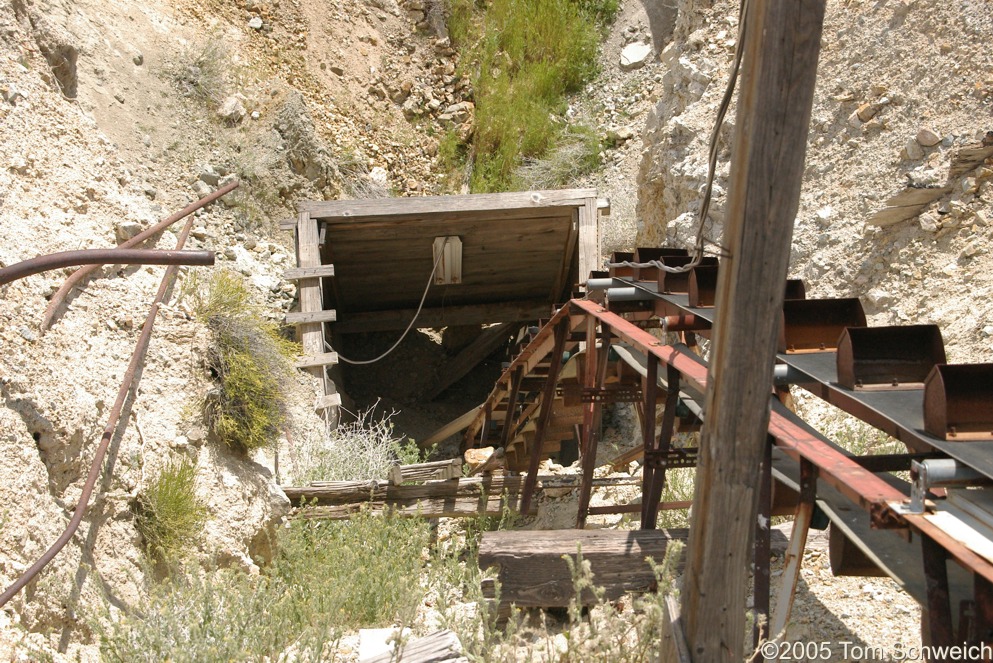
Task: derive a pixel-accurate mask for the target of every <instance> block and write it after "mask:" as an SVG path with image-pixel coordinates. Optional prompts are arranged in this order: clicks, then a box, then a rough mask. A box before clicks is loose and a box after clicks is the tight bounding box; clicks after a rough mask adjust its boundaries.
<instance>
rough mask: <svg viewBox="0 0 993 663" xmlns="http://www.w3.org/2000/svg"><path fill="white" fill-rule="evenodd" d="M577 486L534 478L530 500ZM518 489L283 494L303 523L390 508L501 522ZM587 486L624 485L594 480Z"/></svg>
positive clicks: (382, 485)
mask: <svg viewBox="0 0 993 663" xmlns="http://www.w3.org/2000/svg"><path fill="white" fill-rule="evenodd" d="M579 480H580V479H579V477H578V476H574V475H563V476H553V475H543V476H539V477H538V481H537V487H536V490H535V496H540V495H541V492H542V491H543V490H544V489H545V488H574V487H577V486H579ZM523 483H524V480H523V478H522V477H509V476H496V475H483V476H477V477H468V478H466V477H462V478H458V479H448V480H445V481H428V482H426V483H422V484H416V485H401V486H396V485H392V484H390V482H388V481H324V482H315V483H313V484H311V485H309V486H284V487H283V492H284V493H285V494H286V497H287V498H289V500H290V502H291V503H292V504H294V505H301V504H302V505H303V506H305V507H306V508H304V509H302V510H301V513H300V515H301V517H303V518H313V519H329V520H342V519H347V518H350V517H351V516H352V515H354V514H356V513H358V512H359V511H360V510H361V509H363V508H369V509H372V511H373V512H374V513H380V512H382V511H383V510H384V509H387V508H390V509H392V510H394V511H395V512H397V513H400V514H402V515H405V516H420V517H422V518H465V517H474V516H501V515H503V513H504V509H505V508H510V509H513V510H515V511H516V510H518V508H519V507H518V504H519V495H520V492H521V489H522V487H523ZM626 483H630V481H627V482H626ZM593 485H594V486H599V485H605V486H606V485H625V482H622V481H618V480H617V479H596V480H594V482H593ZM532 501H534V500H532ZM535 512H536V511H535V509H534V508H531V509H529V511H528V513H529V514H530V515H533V514H534V513H535Z"/></svg>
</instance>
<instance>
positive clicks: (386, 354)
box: [324, 237, 448, 366]
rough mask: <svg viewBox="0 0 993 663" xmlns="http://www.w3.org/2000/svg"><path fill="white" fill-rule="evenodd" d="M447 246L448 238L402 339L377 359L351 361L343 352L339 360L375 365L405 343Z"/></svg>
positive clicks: (339, 353) (358, 364)
mask: <svg viewBox="0 0 993 663" xmlns="http://www.w3.org/2000/svg"><path fill="white" fill-rule="evenodd" d="M446 246H448V238H447V237H446V238H445V243H444V244H442V245H441V250H440V251H438V257H437V258H436V259H435V261H434V267H432V268H431V276H429V277H428V283H427V285H426V286H424V294H423V295H421V303H420V304H418V305H417V311H416V312H415V313H414V317H413V318H411V319H410V324H409V325H407V328H406V329H405V330H403V333H402V334H401V335H400V338H398V339H397V341H396V343H394V344H393V345H391V346H390V349H389V350H387V351H386V352H384V353H383V354H381V355H379V356H378V357H376V358H375V359H364V360H360V359H349V358H348V357H345V356H344V355H342V354H341V352H338V359H340V360H341V361H343V362H345V363H346V364H352V365H353V366H365V365H367V364H375V363H376V362H377V361H379V360H381V359H384V358H386V357H387V356H388V355H389V354H390V353H391V352H393V351H394V350H396V349H397V347H398V346H399V345H400V344H401V343H402V342H403V339H405V338H407V334H408V333H410V330H411V329H413V328H414V323H415V322H417V318H418V317H419V316H420V315H421V310H422V309H423V308H424V301H425V300H426V299H427V298H428V290H430V289H431V283H432V282H433V281H434V275H435V272H437V271H438V265H439V264H441V258H442V257H443V256H444V255H445V247H446ZM324 346H325V347H326V348H327V349H328V350H332V348H331V345H330V344H329V343H328V342H327V341H324Z"/></svg>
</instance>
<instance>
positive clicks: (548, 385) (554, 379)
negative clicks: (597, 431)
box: [521, 320, 569, 514]
mask: <svg viewBox="0 0 993 663" xmlns="http://www.w3.org/2000/svg"><path fill="white" fill-rule="evenodd" d="M568 335H569V322H568V320H562V321H561V322H559V323H558V324H557V325H556V326H555V346H554V347H553V348H552V356H551V358H550V361H549V364H550V365H549V367H548V377H547V378H546V382H545V389H544V390H543V391H542V394H541V409H540V410H539V411H538V425H537V428H536V429H535V431H534V441H533V442H532V443H531V463H530V465H529V466H528V478H527V480H526V481H525V482H524V493H523V494H522V495H521V513H522V514H526V513H527V512H528V510H529V509H530V508H531V496H532V495H533V494H534V487H535V483H536V482H537V480H538V465H539V464H540V463H541V446H542V444H543V443H544V441H545V431H546V430H547V429H548V422H549V420H550V419H551V417H552V406H553V405H554V403H555V389H556V387H557V385H558V381H559V369H560V368H562V351H563V349H564V348H565V340H566V337H567V336H568Z"/></svg>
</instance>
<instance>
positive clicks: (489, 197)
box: [298, 189, 596, 219]
mask: <svg viewBox="0 0 993 663" xmlns="http://www.w3.org/2000/svg"><path fill="white" fill-rule="evenodd" d="M587 198H593V200H594V205H595V204H596V203H595V201H596V189H560V190H549V191H525V192H516V191H515V192H509V193H477V194H468V195H460V196H422V197H417V198H375V199H364V200H326V201H305V202H301V203H300V204H299V206H298V209H299V211H306V212H309V213H310V215H311V216H313V217H314V218H319V219H334V218H354V217H366V216H395V217H403V216H424V215H431V214H437V213H439V212H451V211H455V212H459V213H461V214H463V215H469V214H471V213H479V214H485V213H487V212H496V211H500V210H508V209H511V210H513V209H519V208H528V207H561V206H570V205H571V206H577V207H578V206H581V205H583V204H585V201H586V199H587Z"/></svg>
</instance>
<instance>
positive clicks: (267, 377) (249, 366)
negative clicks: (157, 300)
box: [184, 270, 298, 451]
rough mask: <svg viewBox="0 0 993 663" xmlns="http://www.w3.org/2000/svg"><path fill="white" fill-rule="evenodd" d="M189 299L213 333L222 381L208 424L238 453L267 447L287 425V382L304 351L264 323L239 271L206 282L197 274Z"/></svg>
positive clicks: (210, 356)
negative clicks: (295, 359) (285, 423)
mask: <svg viewBox="0 0 993 663" xmlns="http://www.w3.org/2000/svg"><path fill="white" fill-rule="evenodd" d="M184 297H188V298H189V299H190V301H191V303H192V307H193V312H194V315H196V317H197V318H198V319H199V320H200V321H201V322H203V323H204V324H206V325H207V327H208V328H209V329H210V333H211V341H210V345H209V348H208V350H207V356H206V362H207V366H208V367H209V368H210V370H211V371H213V372H214V373H215V374H216V375H217V378H218V380H219V382H220V386H219V389H217V390H215V391H213V392H212V393H211V394H209V395H208V396H207V398H206V399H205V400H204V404H203V410H204V417H205V419H206V421H207V424H208V425H209V426H210V428H211V430H212V431H213V432H214V434H216V435H217V437H218V438H219V439H220V440H222V441H223V442H224V443H225V444H227V445H228V446H230V447H232V448H234V449H238V450H242V451H250V450H252V449H258V448H260V447H264V446H266V445H267V444H269V443H270V442H271V441H272V440H273V439H275V436H276V435H277V434H278V432H279V430H280V427H281V426H282V425H283V422H284V421H285V417H286V395H285V387H286V380H287V378H288V377H289V376H290V375H291V374H292V363H291V361H290V359H291V357H293V356H294V355H295V354H297V352H298V346H297V345H296V344H295V343H292V342H290V341H288V340H286V339H285V338H283V337H282V336H280V335H279V331H278V329H277V328H276V326H275V325H274V324H272V323H269V322H266V321H265V320H263V319H262V317H261V316H260V314H259V313H258V311H257V310H256V309H255V308H254V307H253V306H252V304H251V301H250V296H249V293H248V290H247V288H246V287H245V284H244V282H243V281H242V280H241V278H240V277H239V276H237V275H236V274H234V273H233V272H229V271H226V270H219V271H215V272H213V273H212V274H211V276H210V277H209V280H207V281H206V282H204V280H203V279H202V278H201V277H200V276H199V275H198V274H197V273H193V274H191V276H190V278H189V279H188V280H187V282H186V284H185V288H184Z"/></svg>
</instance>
